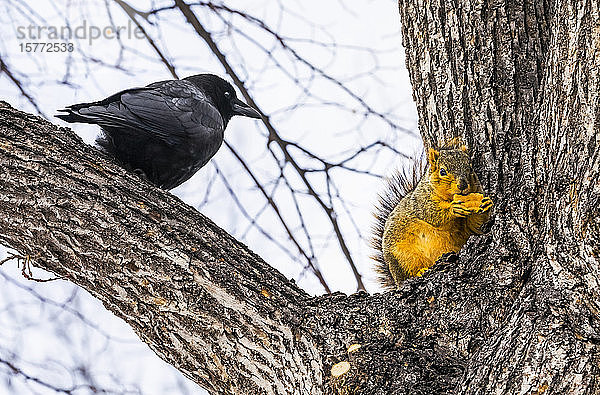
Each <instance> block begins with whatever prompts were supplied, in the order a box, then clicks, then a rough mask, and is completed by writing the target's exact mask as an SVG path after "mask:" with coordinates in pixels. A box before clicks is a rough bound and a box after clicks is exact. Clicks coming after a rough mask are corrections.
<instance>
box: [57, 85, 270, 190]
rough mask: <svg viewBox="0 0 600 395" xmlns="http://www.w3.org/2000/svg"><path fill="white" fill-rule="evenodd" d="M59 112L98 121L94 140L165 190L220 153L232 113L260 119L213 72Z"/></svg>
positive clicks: (71, 119) (67, 118)
mask: <svg viewBox="0 0 600 395" xmlns="http://www.w3.org/2000/svg"><path fill="white" fill-rule="evenodd" d="M59 111H63V112H66V114H58V115H56V116H57V117H58V118H60V119H63V120H65V121H67V122H84V123H93V124H97V125H99V126H100V127H101V128H102V132H103V134H102V136H100V137H99V138H98V139H97V140H96V142H97V143H98V145H99V146H100V147H101V148H102V149H103V150H104V151H105V152H106V153H108V154H109V155H112V156H113V157H115V158H117V159H118V160H119V162H121V163H122V164H123V166H125V167H126V168H129V169H130V170H133V171H136V172H138V173H139V172H142V173H143V175H144V176H145V177H146V178H147V179H148V180H149V181H151V182H152V183H153V184H155V185H156V186H158V187H160V188H162V189H166V190H169V189H172V188H175V187H176V186H178V185H180V184H182V183H183V182H185V181H186V180H188V179H189V178H190V177H191V176H193V175H194V173H196V172H197V171H198V170H199V169H200V168H201V167H202V166H204V165H205V164H206V163H207V162H208V161H209V160H210V158H212V157H213V156H214V155H215V154H216V153H217V150H218V149H219V147H220V146H221V143H222V142H223V132H224V130H225V127H226V126H227V122H229V120H230V119H231V117H232V116H234V115H244V116H247V117H251V118H260V114H259V113H258V111H256V110H255V109H254V108H252V107H250V106H248V105H247V104H246V103H244V102H243V101H241V100H239V99H238V98H237V97H236V94H235V90H234V89H233V87H232V86H231V84H229V83H228V82H227V81H225V80H224V79H222V78H220V77H217V76H216V75H213V74H198V75H192V76H190V77H187V78H184V79H183V80H169V81H160V82H155V83H152V84H150V85H148V86H146V87H143V88H132V89H127V90H124V91H121V92H119V93H116V94H114V95H112V96H110V97H108V98H106V99H104V100H100V101H97V102H93V103H81V104H73V105H72V106H69V107H67V108H65V109H63V110H59Z"/></svg>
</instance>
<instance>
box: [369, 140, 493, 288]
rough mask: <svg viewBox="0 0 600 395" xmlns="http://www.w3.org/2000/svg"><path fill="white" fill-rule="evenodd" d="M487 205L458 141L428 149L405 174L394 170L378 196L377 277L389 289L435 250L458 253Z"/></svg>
mask: <svg viewBox="0 0 600 395" xmlns="http://www.w3.org/2000/svg"><path fill="white" fill-rule="evenodd" d="M492 206H493V202H492V200H491V199H490V198H489V197H487V196H484V192H483V188H482V187H481V184H480V183H479V179H478V178H477V175H476V174H475V172H474V171H473V169H472V167H471V160H470V158H469V156H468V154H467V149H466V147H465V146H464V145H461V144H459V143H458V142H456V141H454V140H453V141H451V142H449V143H448V144H446V145H445V146H443V147H441V148H440V149H439V150H436V149H429V151H428V153H427V162H425V161H424V160H421V161H420V163H418V164H415V166H413V168H412V173H411V174H407V173H406V172H405V173H400V172H397V173H396V174H395V175H394V176H392V177H391V178H390V179H389V180H388V186H387V188H386V189H385V191H384V193H383V194H381V195H380V196H379V206H378V207H377V209H376V212H375V218H376V224H375V226H374V228H373V239H372V245H373V247H374V248H375V249H376V251H377V253H376V255H375V256H374V257H373V258H374V259H375V260H376V261H377V267H376V270H377V272H378V274H379V280H380V283H381V284H382V285H383V286H384V287H385V288H389V289H395V288H396V287H398V286H399V284H400V283H401V282H402V281H403V280H405V279H407V278H409V277H414V276H420V275H421V274H423V272H424V271H426V270H427V269H428V268H430V267H431V266H433V264H434V263H435V261H436V260H437V259H438V258H439V257H440V256H441V255H443V254H445V253H449V252H455V253H458V252H459V251H460V249H461V248H462V246H463V245H464V244H465V243H466V242H467V239H468V238H469V236H471V235H473V234H481V233H483V225H484V224H485V223H486V222H487V221H488V219H489V217H490V212H491V208H492Z"/></svg>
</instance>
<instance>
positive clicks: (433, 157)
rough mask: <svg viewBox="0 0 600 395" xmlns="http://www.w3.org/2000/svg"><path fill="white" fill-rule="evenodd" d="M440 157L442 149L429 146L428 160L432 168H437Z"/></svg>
mask: <svg viewBox="0 0 600 395" xmlns="http://www.w3.org/2000/svg"><path fill="white" fill-rule="evenodd" d="M439 157H440V151H436V150H434V149H433V148H429V151H428V152H427V160H428V161H429V166H431V169H435V168H436V167H437V161H438V158H439Z"/></svg>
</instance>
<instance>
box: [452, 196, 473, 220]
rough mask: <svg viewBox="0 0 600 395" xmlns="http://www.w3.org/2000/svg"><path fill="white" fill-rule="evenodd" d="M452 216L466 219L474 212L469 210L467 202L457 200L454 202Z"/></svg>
mask: <svg viewBox="0 0 600 395" xmlns="http://www.w3.org/2000/svg"><path fill="white" fill-rule="evenodd" d="M451 207H452V214H453V215H454V216H455V217H461V218H463V217H466V216H467V215H469V214H471V213H472V212H473V209H472V208H469V207H468V206H467V205H466V204H465V202H463V201H461V200H456V198H455V199H454V200H453V201H452V206H451Z"/></svg>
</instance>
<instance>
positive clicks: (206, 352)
mask: <svg viewBox="0 0 600 395" xmlns="http://www.w3.org/2000/svg"><path fill="white" fill-rule="evenodd" d="M598 6H599V5H598V2H597V1H584V0H582V1H570V2H568V1H562V0H560V1H558V2H556V3H549V2H533V1H526V2H525V3H510V2H507V3H498V2H492V1H488V2H484V1H476V2H471V1H467V0H459V1H454V2H444V1H442V0H431V1H414V2H408V1H401V2H400V11H401V21H402V26H403V40H404V45H405V48H406V51H407V65H408V68H409V72H410V75H411V80H412V82H413V89H414V92H415V100H416V102H417V107H418V110H419V116H420V128H421V132H422V134H423V136H424V141H425V142H426V144H429V143H431V142H437V143H439V142H442V141H444V140H446V139H448V138H450V137H453V136H460V137H462V138H463V139H464V140H465V142H466V143H467V145H468V146H469V147H470V149H471V151H472V154H473V157H474V159H475V163H476V169H477V171H478V173H479V174H480V175H481V177H480V179H481V180H482V182H483V183H484V184H485V188H486V191H488V193H490V194H491V196H492V197H493V199H494V201H495V203H496V207H495V222H494V224H493V226H492V228H491V232H490V233H489V234H487V235H484V236H481V237H477V238H473V239H472V240H471V241H470V242H469V243H468V245H467V247H466V248H465V249H464V250H463V251H462V252H461V255H460V259H459V261H458V262H456V263H444V262H439V263H438V264H437V265H436V266H435V268H434V269H433V270H431V271H429V272H427V273H426V275H425V276H423V277H422V278H416V279H411V280H409V281H407V282H405V283H404V285H403V287H402V288H401V289H400V290H399V291H397V292H391V293H385V294H376V295H367V294H366V293H358V294H355V295H351V296H346V295H342V294H333V295H328V296H322V297H317V298H311V297H309V296H308V295H306V294H305V293H304V292H303V291H302V290H300V289H298V288H297V287H296V286H295V285H294V284H293V283H291V282H289V281H287V280H286V279H285V278H283V276H281V275H280V274H279V273H277V272H276V271H275V270H273V269H272V268H271V267H270V266H269V265H267V264H266V263H265V262H263V261H262V260H261V259H260V258H259V257H258V256H256V255H255V254H253V253H252V252H251V251H249V250H248V248H247V247H246V246H244V245H243V244H241V243H239V242H238V241H236V240H235V239H233V238H232V237H231V236H229V235H227V233H226V232H224V231H223V230H221V229H219V228H218V227H217V226H215V225H214V224H213V223H212V222H211V221H210V220H209V219H207V218H205V217H204V216H202V215H201V214H200V213H198V212H197V211H195V210H194V209H193V208H191V207H188V206H187V205H185V204H184V203H182V202H181V201H179V200H178V199H177V198H175V197H174V196H172V195H170V194H169V193H166V192H163V191H160V190H157V189H155V188H153V187H151V186H150V185H148V184H146V183H144V182H141V181H140V180H139V179H137V178H136V176H135V175H131V174H127V173H126V172H125V171H124V170H122V169H120V168H119V167H118V166H116V165H115V164H113V163H111V162H110V161H109V160H108V159H107V158H105V157H103V156H102V155H101V154H99V153H98V152H97V151H96V150H94V149H92V148H91V147H88V146H86V145H85V144H83V143H82V142H81V141H80V139H78V138H77V137H76V136H75V135H74V134H73V133H72V132H71V131H70V130H69V129H64V128H61V129H58V128H56V127H54V126H53V125H51V124H49V123H47V122H45V121H43V120H41V119H39V118H35V117H32V116H30V115H28V114H25V113H22V112H19V111H16V110H14V109H12V108H10V107H8V106H7V105H6V104H3V105H1V106H0V171H1V174H0V242H1V243H2V244H5V245H8V246H10V247H13V248H15V249H16V250H17V251H19V252H20V253H21V254H26V255H29V256H30V257H32V258H33V259H34V261H35V263H36V264H37V265H39V266H40V267H43V268H45V269H48V270H51V271H53V272H55V273H57V274H58V275H61V276H65V278H66V279H68V280H69V281H73V282H75V283H77V284H79V285H80V286H82V287H83V288H85V289H87V290H88V291H90V292H91V293H92V294H93V295H95V296H96V297H98V298H99V299H100V300H102V301H103V303H104V305H105V306H106V308H107V309H109V310H111V311H113V312H114V313H115V314H117V315H118V316H120V317H121V318H123V319H124V320H125V321H126V322H127V323H128V324H129V325H131V326H132V327H133V328H134V329H135V330H136V332H137V333H138V334H139V336H140V338H141V339H142V340H144V341H145V342H146V343H148V344H149V346H150V347H151V348H152V349H153V350H154V351H155V352H156V353H157V354H158V355H159V356H160V357H161V358H164V359H165V360H167V361H168V362H169V363H171V364H172V365H173V366H175V367H177V368H178V369H179V370H181V371H182V372H183V373H184V374H186V375H187V376H188V377H190V378H192V379H193V380H195V381H196V382H197V383H198V384H200V385H202V386H203V387H205V388H207V389H208V390H209V391H211V392H213V393H253V394H254V393H281V394H283V393H299V394H309V393H310V394H319V393H360V394H434V393H482V394H488V393H498V394H503V393H511V394H513V393H514V394H533V393H536V394H539V393H547V394H564V393H600V384H599V382H598V380H599V373H600V372H599V366H600V356H599V353H598V351H599V350H598V345H599V344H600V320H599V316H598V314H599V311H600V306H599V302H598V300H600V299H599V296H600V295H599V293H600V285H599V284H598V281H597V278H598V274H599V267H598V266H599V263H600V241H599V236H598V235H599V232H598V231H599V230H600V210H599V207H600V198H599V196H600V185H599V183H598V179H599V176H600V174H599V172H600V138H599V133H598V130H599V128H600V96H599V95H598V92H599V90H600V17H599V14H598V9H599V7H598ZM355 343H358V344H360V345H361V347H360V348H359V349H358V350H356V351H353V352H348V347H349V346H350V345H351V344H355ZM340 361H348V362H350V371H349V372H348V373H347V374H345V375H343V376H341V377H339V378H332V376H331V374H330V369H331V366H332V365H333V364H335V363H337V362H340Z"/></svg>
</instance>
